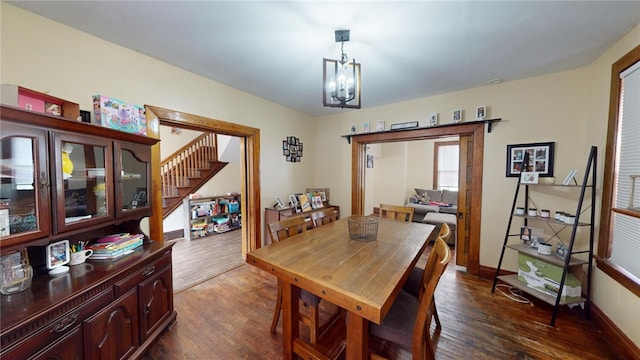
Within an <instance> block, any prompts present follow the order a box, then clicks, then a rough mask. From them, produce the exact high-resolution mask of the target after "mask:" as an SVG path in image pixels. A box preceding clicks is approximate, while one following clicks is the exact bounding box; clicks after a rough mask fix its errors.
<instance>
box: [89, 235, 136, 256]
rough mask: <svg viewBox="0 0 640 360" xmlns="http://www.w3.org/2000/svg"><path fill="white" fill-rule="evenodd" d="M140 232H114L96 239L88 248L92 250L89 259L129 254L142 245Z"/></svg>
mask: <svg viewBox="0 0 640 360" xmlns="http://www.w3.org/2000/svg"><path fill="white" fill-rule="evenodd" d="M143 239H144V235H142V234H126V233H125V234H115V235H109V236H105V237H103V238H99V239H98V240H96V243H95V244H93V245H91V246H89V247H88V248H89V249H91V250H93V254H92V255H91V257H90V258H91V259H94V260H110V259H115V258H118V257H120V256H124V255H127V254H130V253H132V252H134V251H135V249H136V248H138V247H139V246H141V245H142V241H143Z"/></svg>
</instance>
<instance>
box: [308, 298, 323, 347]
mask: <svg viewBox="0 0 640 360" xmlns="http://www.w3.org/2000/svg"><path fill="white" fill-rule="evenodd" d="M319 322H320V311H319V310H318V306H312V305H309V342H310V343H311V344H312V345H313V344H315V343H316V341H317V339H318V327H319Z"/></svg>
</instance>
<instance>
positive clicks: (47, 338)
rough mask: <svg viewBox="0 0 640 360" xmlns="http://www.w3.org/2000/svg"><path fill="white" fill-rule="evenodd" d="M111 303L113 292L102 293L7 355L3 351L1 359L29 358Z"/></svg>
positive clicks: (26, 339)
mask: <svg viewBox="0 0 640 360" xmlns="http://www.w3.org/2000/svg"><path fill="white" fill-rule="evenodd" d="M111 301H113V292H112V291H111V290H105V291H103V292H102V293H100V294H99V295H98V296H95V297H93V298H91V299H90V300H89V301H88V302H87V303H85V304H82V305H81V306H79V307H77V308H76V309H74V310H72V311H69V312H67V313H66V314H65V315H63V316H61V317H59V318H57V319H56V320H55V321H53V322H51V323H50V324H49V325H48V326H45V327H43V328H42V329H41V330H40V331H38V332H37V333H35V334H33V335H31V336H29V337H27V338H25V339H23V341H22V342H21V343H20V344H19V345H17V346H16V347H14V348H13V349H11V350H9V351H8V352H7V353H4V351H3V353H2V356H1V357H2V359H3V360H4V359H7V360H10V359H24V358H26V357H28V356H31V355H32V354H34V353H35V352H36V351H39V350H40V349H43V348H44V347H46V346H48V345H49V344H51V343H52V342H55V341H57V340H58V339H60V338H62V337H65V336H67V334H68V333H70V332H72V331H75V330H73V329H74V328H76V327H77V326H78V324H81V323H82V321H83V320H84V319H86V318H88V317H89V316H91V315H93V314H94V313H96V312H97V311H99V310H100V309H102V308H104V307H105V306H107V305H108V304H109V303H111ZM18 331H19V330H18Z"/></svg>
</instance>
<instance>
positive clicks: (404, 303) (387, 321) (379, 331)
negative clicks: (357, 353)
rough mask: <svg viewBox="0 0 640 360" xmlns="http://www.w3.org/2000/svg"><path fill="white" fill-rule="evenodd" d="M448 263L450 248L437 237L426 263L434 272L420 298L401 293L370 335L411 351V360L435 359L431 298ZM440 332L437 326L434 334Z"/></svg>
mask: <svg viewBox="0 0 640 360" xmlns="http://www.w3.org/2000/svg"><path fill="white" fill-rule="evenodd" d="M450 260H451V250H450V249H449V246H448V245H447V243H446V242H445V241H444V240H442V239H441V238H440V237H438V238H437V239H436V242H435V245H434V246H433V250H432V251H431V254H429V260H428V261H427V264H428V265H429V264H431V267H432V269H433V271H432V273H431V276H429V277H424V284H423V287H424V289H425V290H424V292H423V293H422V294H421V296H420V297H419V298H416V297H414V296H412V295H411V294H409V293H407V292H404V291H402V292H400V294H399V295H398V297H397V298H396V300H395V301H394V302H393V305H391V309H389V312H388V313H387V315H386V316H385V317H384V319H383V320H382V323H381V324H380V325H378V324H375V323H372V322H371V323H369V333H370V334H371V335H373V336H376V337H378V338H380V339H383V340H387V341H391V342H393V343H396V344H397V345H398V346H400V347H402V348H405V349H407V350H411V354H412V358H413V359H414V360H418V359H420V360H424V359H435V357H434V348H433V340H432V338H431V334H430V332H431V331H430V326H431V318H432V317H433V312H434V311H435V307H434V302H433V299H434V297H433V294H434V293H435V290H436V287H437V286H438V281H440V277H441V276H442V274H443V273H444V270H445V268H446V267H447V264H449V261H450ZM439 328H440V326H439V325H436V331H437V330H438V329H439ZM381 358H382V357H380V356H379V355H377V354H374V353H372V354H371V359H381Z"/></svg>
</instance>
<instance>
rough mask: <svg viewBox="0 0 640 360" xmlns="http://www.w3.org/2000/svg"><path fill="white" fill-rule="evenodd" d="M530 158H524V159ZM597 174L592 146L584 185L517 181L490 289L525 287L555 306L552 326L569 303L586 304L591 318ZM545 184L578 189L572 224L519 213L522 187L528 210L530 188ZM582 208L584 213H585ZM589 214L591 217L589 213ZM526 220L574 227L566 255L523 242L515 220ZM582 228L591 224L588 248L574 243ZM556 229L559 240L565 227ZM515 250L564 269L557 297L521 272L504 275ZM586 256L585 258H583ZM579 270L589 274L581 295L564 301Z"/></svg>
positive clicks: (526, 222) (532, 294)
mask: <svg viewBox="0 0 640 360" xmlns="http://www.w3.org/2000/svg"><path fill="white" fill-rule="evenodd" d="M526 161H527V159H525V162H526ZM596 174H597V147H595V146H592V147H591V151H590V152H589V157H588V159H587V165H586V168H585V173H584V179H583V181H582V184H581V185H562V184H522V183H521V182H520V178H519V179H518V184H517V186H516V190H515V194H514V197H513V203H512V206H511V215H510V216H509V222H508V225H507V229H506V233H505V237H504V243H503V245H502V251H501V253H500V260H499V261H498V266H497V268H496V274H495V276H494V280H493V286H492V288H491V292H495V289H496V285H497V283H498V281H501V282H503V283H506V284H508V285H510V286H513V287H515V288H517V289H520V290H522V291H523V292H525V293H527V294H529V295H531V296H533V297H535V298H537V299H539V300H541V301H543V302H546V303H547V304H550V305H552V306H553V313H552V315H551V321H550V325H551V326H553V325H554V324H555V320H556V316H557V314H558V310H559V307H560V306H561V305H567V304H575V303H583V304H584V313H585V316H586V317H587V318H588V317H589V312H590V309H589V307H590V302H591V297H590V296H591V295H590V293H591V277H592V264H593V260H592V259H593V251H594V249H593V247H594V221H595V209H594V206H595V189H596ZM545 187H547V188H548V187H564V188H573V189H575V190H574V191H577V190H579V191H580V193H579V195H577V196H575V198H574V199H575V200H576V203H577V205H576V211H575V214H577V215H576V221H574V222H573V223H572V224H567V223H565V222H560V221H557V220H555V219H554V218H542V217H539V216H528V215H516V214H515V210H516V204H517V202H518V200H519V197H518V196H519V192H520V190H521V189H522V188H524V199H523V201H524V209H528V205H529V201H530V191H536V189H538V190H539V189H544V188H545ZM587 191H590V194H589V195H588V196H589V198H588V199H587V200H588V203H587V206H586V207H583V206H584V205H585V204H584V200H585V197H586V192H587ZM583 209H585V210H584V214H583ZM580 215H585V216H584V217H585V218H586V217H588V219H589V220H588V221H587V222H585V221H579V219H578V218H579V217H580ZM587 215H588V216H587ZM518 218H519V219H523V220H524V225H525V226H528V222H529V221H537V222H542V223H547V224H549V226H552V227H553V226H555V227H562V228H565V227H569V228H570V229H571V235H570V236H569V239H568V246H567V248H566V250H565V256H564V257H563V258H561V257H558V256H556V255H555V254H553V255H543V254H540V253H538V251H537V249H535V248H531V247H530V246H527V245H524V244H522V243H521V240H520V238H519V237H520V232H519V231H515V232H514V231H513V230H512V225H513V220H514V219H518ZM579 227H588V231H589V234H588V235H589V244H588V249H581V250H576V249H574V242H575V238H576V232H577V229H578V228H579ZM562 228H560V229H559V230H554V234H553V237H557V238H558V239H560V235H559V233H560V231H561V230H562ZM513 238H517V239H518V240H517V241H518V243H509V241H510V240H511V239H513ZM507 249H509V250H515V251H517V252H518V254H519V256H520V255H521V254H522V255H525V256H528V257H530V258H533V259H536V261H538V260H539V261H541V262H543V263H546V264H549V265H553V266H556V267H558V268H561V269H562V275H561V277H560V280H559V286H558V288H557V293H556V295H555V296H553V295H550V294H547V293H545V292H543V291H540V290H538V289H535V288H533V287H530V286H528V285H527V284H526V283H525V282H524V281H521V280H520V279H519V274H513V275H501V268H502V261H503V259H504V253H505V251H506V250H507ZM583 257H584V258H583ZM584 265H586V266H587V271H586V274H584V271H583V266H584ZM574 272H575V273H578V274H580V275H581V277H582V275H586V276H584V278H586V284H584V285H586V286H583V287H582V289H581V290H582V296H581V297H580V298H579V299H576V300H565V299H563V298H562V293H563V289H564V287H565V282H566V279H567V275H568V274H570V273H574Z"/></svg>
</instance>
